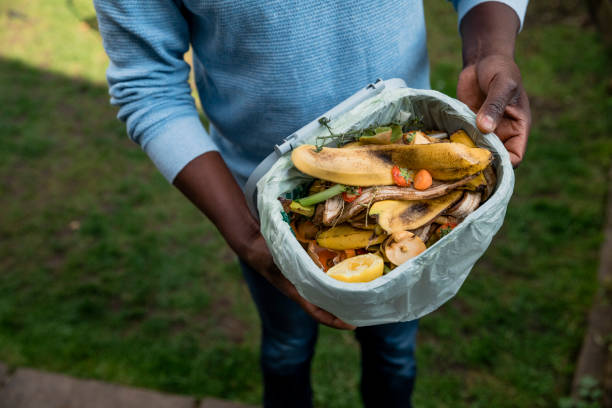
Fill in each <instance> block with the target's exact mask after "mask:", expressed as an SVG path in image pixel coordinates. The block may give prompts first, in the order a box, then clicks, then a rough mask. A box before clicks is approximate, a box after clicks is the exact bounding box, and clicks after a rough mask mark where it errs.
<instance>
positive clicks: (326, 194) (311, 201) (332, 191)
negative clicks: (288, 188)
mask: <svg viewBox="0 0 612 408" xmlns="http://www.w3.org/2000/svg"><path fill="white" fill-rule="evenodd" d="M346 190H347V187H346V186H344V185H342V184H336V185H335V186H332V187H330V188H328V189H327V190H323V191H320V192H318V193H316V194H313V195H311V196H308V197H304V198H300V199H298V200H294V201H297V202H298V203H299V204H300V205H304V206H311V205H315V204H319V203H322V202H323V201H325V200H327V199H328V198H332V197H333V196H336V195H338V194H340V193H343V192H345V191H346Z"/></svg>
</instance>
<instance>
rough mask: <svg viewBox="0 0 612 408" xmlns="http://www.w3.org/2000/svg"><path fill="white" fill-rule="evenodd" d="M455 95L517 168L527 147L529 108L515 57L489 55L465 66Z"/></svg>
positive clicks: (479, 126)
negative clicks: (504, 149) (507, 154)
mask: <svg viewBox="0 0 612 408" xmlns="http://www.w3.org/2000/svg"><path fill="white" fill-rule="evenodd" d="M457 98H459V100H461V101H462V102H464V103H465V104H466V105H468V106H469V107H470V109H472V110H473V111H474V112H475V113H477V115H476V124H477V126H478V128H479V129H480V131H481V132H483V133H491V132H495V134H497V136H498V137H499V138H500V139H501V141H502V143H503V144H504V146H505V147H506V150H508V153H509V154H510V161H511V162H512V165H513V166H514V167H517V166H518V165H519V163H520V162H521V160H523V156H524V155H525V149H526V147H527V138H528V136H529V129H530V127H531V110H530V109H529V100H528V99H527V94H526V93H525V89H524V88H523V83H522V80H521V74H520V72H519V69H518V67H517V66H516V63H515V62H514V60H513V59H512V58H510V57H508V56H505V55H489V56H486V57H483V58H482V59H478V60H476V61H475V62H474V63H472V64H469V65H467V66H466V67H465V68H464V69H463V71H461V74H460V75H459V82H458V83H457Z"/></svg>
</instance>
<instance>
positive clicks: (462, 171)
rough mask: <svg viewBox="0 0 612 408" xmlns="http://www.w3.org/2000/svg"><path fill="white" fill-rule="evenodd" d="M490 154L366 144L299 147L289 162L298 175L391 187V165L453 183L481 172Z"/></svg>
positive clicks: (450, 146)
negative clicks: (427, 173) (319, 148)
mask: <svg viewBox="0 0 612 408" xmlns="http://www.w3.org/2000/svg"><path fill="white" fill-rule="evenodd" d="M492 158H493V156H492V155H491V152H489V151H488V150H486V149H481V148H470V147H467V146H465V145H463V144H460V143H432V144H421V145H400V144H394V145H367V146H361V147H353V148H350V149H341V148H333V147H323V148H322V149H321V150H320V151H316V148H315V146H312V145H302V146H299V147H298V148H297V149H295V150H293V152H292V153H291V160H292V161H293V164H294V165H295V167H297V169H298V170H300V171H301V172H302V173H305V174H308V175H309V176H312V177H315V178H320V179H323V180H327V181H331V182H334V183H340V184H345V185H350V186H363V187H366V186H381V185H392V184H394V183H393V178H392V176H391V169H392V168H393V166H394V165H397V166H399V167H403V168H407V169H410V170H420V169H427V170H428V171H429V173H431V175H432V177H433V178H434V179H436V180H457V179H461V178H464V177H467V176H470V175H473V174H476V173H478V172H480V171H482V170H484V169H485V168H486V167H487V166H488V165H489V163H491V161H492Z"/></svg>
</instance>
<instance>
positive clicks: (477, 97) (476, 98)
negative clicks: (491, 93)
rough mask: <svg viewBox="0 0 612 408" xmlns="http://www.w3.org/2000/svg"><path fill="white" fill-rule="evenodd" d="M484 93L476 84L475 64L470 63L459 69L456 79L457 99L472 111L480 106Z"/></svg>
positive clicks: (476, 110)
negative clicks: (457, 78) (461, 69)
mask: <svg viewBox="0 0 612 408" xmlns="http://www.w3.org/2000/svg"><path fill="white" fill-rule="evenodd" d="M485 98H486V95H485V94H484V93H483V92H482V91H481V90H480V86H478V77H477V75H476V66H475V65H470V66H468V67H466V68H464V69H463V71H461V73H460V74H459V80H458V81H457V99H459V100H460V101H461V102H463V103H465V104H466V105H467V106H468V107H469V108H470V109H471V110H472V112H474V113H477V112H478V108H480V107H481V106H482V103H483V102H484V100H485Z"/></svg>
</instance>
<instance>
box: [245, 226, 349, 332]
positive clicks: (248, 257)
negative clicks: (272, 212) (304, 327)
mask: <svg viewBox="0 0 612 408" xmlns="http://www.w3.org/2000/svg"><path fill="white" fill-rule="evenodd" d="M247 248H248V249H247V250H246V251H245V253H244V254H238V255H239V256H240V257H241V258H242V259H243V260H244V261H245V262H246V263H247V264H248V265H249V266H250V267H251V268H253V269H254V270H255V271H257V272H258V273H260V274H261V275H262V276H263V277H264V278H266V279H267V280H268V282H270V283H271V284H272V285H274V287H276V288H277V289H278V290H280V291H281V292H282V293H284V294H285V296H287V297H288V298H289V299H292V300H293V301H295V302H296V303H297V304H298V305H300V306H301V307H302V309H304V310H305V311H306V313H308V314H309V315H310V316H311V317H312V318H313V319H315V320H316V321H318V322H319V323H321V324H324V325H326V326H329V327H333V328H335V329H341V330H354V329H355V326H352V325H350V324H348V323H345V322H343V321H342V320H340V319H338V318H337V317H336V316H334V315H332V314H331V313H329V312H327V311H325V310H323V309H321V308H320V307H318V306H315V305H313V304H312V303H310V302H309V301H307V300H306V299H304V298H303V297H302V296H301V295H300V294H299V293H298V291H297V289H296V288H295V286H294V285H293V284H292V283H291V282H290V281H289V279H287V278H285V277H284V276H283V274H282V273H281V271H280V270H279V269H278V267H277V266H276V265H275V264H274V261H273V260H272V255H271V254H270V250H269V249H268V247H267V245H266V241H265V240H264V237H263V236H262V235H261V233H260V232H259V231H257V233H256V234H254V236H251V237H250V240H249V245H248V246H247Z"/></svg>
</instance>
